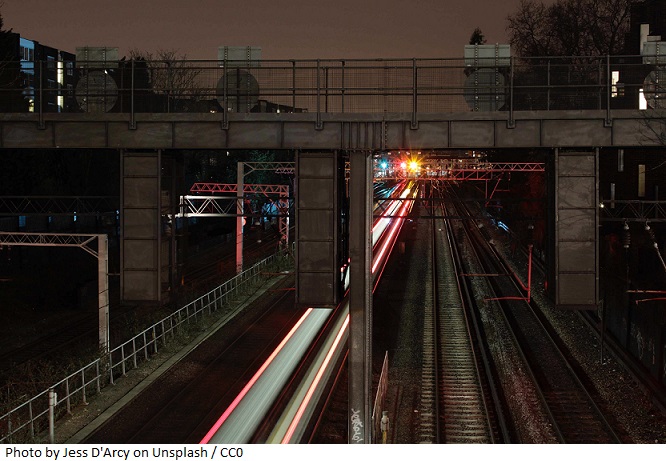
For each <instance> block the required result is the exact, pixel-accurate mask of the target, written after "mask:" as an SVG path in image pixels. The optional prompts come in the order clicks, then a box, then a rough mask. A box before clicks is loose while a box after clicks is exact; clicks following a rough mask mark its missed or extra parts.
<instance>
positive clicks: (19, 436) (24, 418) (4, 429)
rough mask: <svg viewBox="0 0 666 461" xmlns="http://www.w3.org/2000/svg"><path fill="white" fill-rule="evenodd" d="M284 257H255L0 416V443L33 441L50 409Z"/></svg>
mask: <svg viewBox="0 0 666 461" xmlns="http://www.w3.org/2000/svg"><path fill="white" fill-rule="evenodd" d="M283 256H284V255H283V254H280V253H276V254H274V255H271V256H269V257H268V258H266V259H264V260H262V261H259V262H258V263H256V264H255V265H253V266H252V267H250V268H249V269H247V270H245V271H243V272H241V273H240V274H238V275H236V276H235V277H233V278H231V279H229V280H228V281H226V282H225V283H223V284H222V285H220V286H218V287H217V288H215V289H213V290H211V291H209V292H208V293H206V294H204V295H202V296H200V297H198V298H197V299H195V300H193V301H191V302H189V303H188V304H186V305H185V306H183V307H181V308H180V309H178V310H177V311H175V312H173V313H172V314H170V315H169V316H167V317H165V318H163V319H162V320H160V321H159V322H157V323H155V324H154V325H152V326H150V327H148V328H146V329H145V330H143V331H142V332H140V333H139V334H137V335H136V336H134V337H133V338H131V339H129V340H127V341H125V342H124V343H122V344H120V345H119V346H117V347H115V348H113V349H112V350H111V351H110V353H109V355H108V356H105V357H101V358H98V359H96V360H94V361H92V362H91V363H89V364H88V365H85V366H84V367H82V368H80V369H79V370H77V371H75V372H73V373H72V374H70V375H68V376H66V377H65V378H63V379H62V380H60V381H58V382H57V383H55V384H53V385H51V386H49V388H47V389H45V390H44V391H42V392H40V393H39V394H37V395H35V396H34V397H32V398H30V399H29V400H27V401H25V402H24V403H22V404H20V405H18V406H16V407H15V408H14V409H12V410H10V411H9V412H7V413H5V414H4V415H2V416H0V443H25V442H26V441H34V440H35V437H36V436H37V435H38V434H39V433H41V432H42V431H44V430H46V429H47V428H49V426H50V425H51V424H53V423H52V422H51V421H50V417H49V413H50V412H51V411H52V410H55V412H56V418H57V417H58V416H61V415H63V414H64V413H67V414H71V413H72V405H75V404H79V403H83V404H86V399H87V396H89V395H90V394H92V393H95V394H99V393H100V392H101V389H102V387H104V386H105V385H106V384H114V383H115V382H116V381H117V380H118V379H119V378H121V377H122V376H124V375H125V374H126V373H127V372H128V370H129V369H135V368H138V366H139V364H140V363H141V362H144V361H147V360H148V359H149V357H150V356H152V355H154V354H157V352H158V351H159V349H160V346H161V347H164V346H166V345H167V343H168V340H169V338H171V339H173V337H174V336H175V334H176V331H177V330H178V329H180V328H182V327H183V326H184V325H187V324H189V323H190V322H197V321H198V320H200V317H203V316H204V315H210V314H212V313H213V312H214V311H216V310H218V309H221V308H222V307H224V306H225V305H226V304H228V303H229V300H230V298H232V297H233V296H235V295H236V291H237V290H238V289H240V288H241V287H243V286H244V285H246V284H247V283H248V282H250V281H253V280H255V279H256V278H258V277H259V276H260V275H261V273H262V271H264V270H265V269H266V267H268V266H270V265H272V264H273V263H276V262H278V259H279V258H281V257H283ZM235 312H237V311H236V310H234V311H230V312H228V313H227V315H232V314H234V313H235ZM53 391H54V392H55V393H56V398H55V401H54V405H53V406H54V407H55V408H50V406H49V394H50V393H51V392H53ZM51 429H52V427H51Z"/></svg>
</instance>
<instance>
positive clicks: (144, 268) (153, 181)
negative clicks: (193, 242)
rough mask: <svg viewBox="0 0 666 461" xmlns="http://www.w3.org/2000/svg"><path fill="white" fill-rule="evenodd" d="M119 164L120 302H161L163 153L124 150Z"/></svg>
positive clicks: (167, 252)
mask: <svg viewBox="0 0 666 461" xmlns="http://www.w3.org/2000/svg"><path fill="white" fill-rule="evenodd" d="M120 162H121V163H120V171H121V175H120V176H121V179H120V181H121V184H120V297H121V301H124V302H134V301H144V302H162V301H163V300H164V299H163V293H162V291H163V290H162V282H163V280H162V279H163V277H162V275H163V274H162V272H163V270H162V260H163V259H164V257H165V255H166V257H167V258H168V255H169V253H170V252H169V248H168V244H169V241H168V239H167V241H166V242H165V243H166V245H167V246H166V248H163V235H162V233H163V229H162V202H163V198H162V191H161V178H160V173H161V163H162V151H161V150H151V151H141V152H135V151H128V150H122V151H121V153H120ZM167 260H168V259H167Z"/></svg>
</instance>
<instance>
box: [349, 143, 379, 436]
mask: <svg viewBox="0 0 666 461" xmlns="http://www.w3.org/2000/svg"><path fill="white" fill-rule="evenodd" d="M349 169H350V178H349V201H350V203H349V209H350V213H349V215H350V216H349V256H350V276H351V277H350V281H349V282H350V283H349V317H350V318H349V413H348V415H349V420H348V421H347V427H348V434H349V438H348V440H349V443H372V404H371V394H372V198H373V197H372V192H373V191H372V179H373V178H372V173H373V170H372V153H371V152H352V154H351V159H350V166H349Z"/></svg>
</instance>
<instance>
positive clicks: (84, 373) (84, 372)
mask: <svg viewBox="0 0 666 461" xmlns="http://www.w3.org/2000/svg"><path fill="white" fill-rule="evenodd" d="M81 387H82V388H83V396H82V397H83V404H84V405H88V399H87V398H86V369H85V368H81Z"/></svg>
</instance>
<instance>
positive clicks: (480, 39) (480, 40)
mask: <svg viewBox="0 0 666 461" xmlns="http://www.w3.org/2000/svg"><path fill="white" fill-rule="evenodd" d="M485 43H486V38H485V36H484V35H483V32H481V29H479V28H478V27H477V28H476V29H474V32H472V36H471V37H470V38H469V44H470V45H483V44H485Z"/></svg>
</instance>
